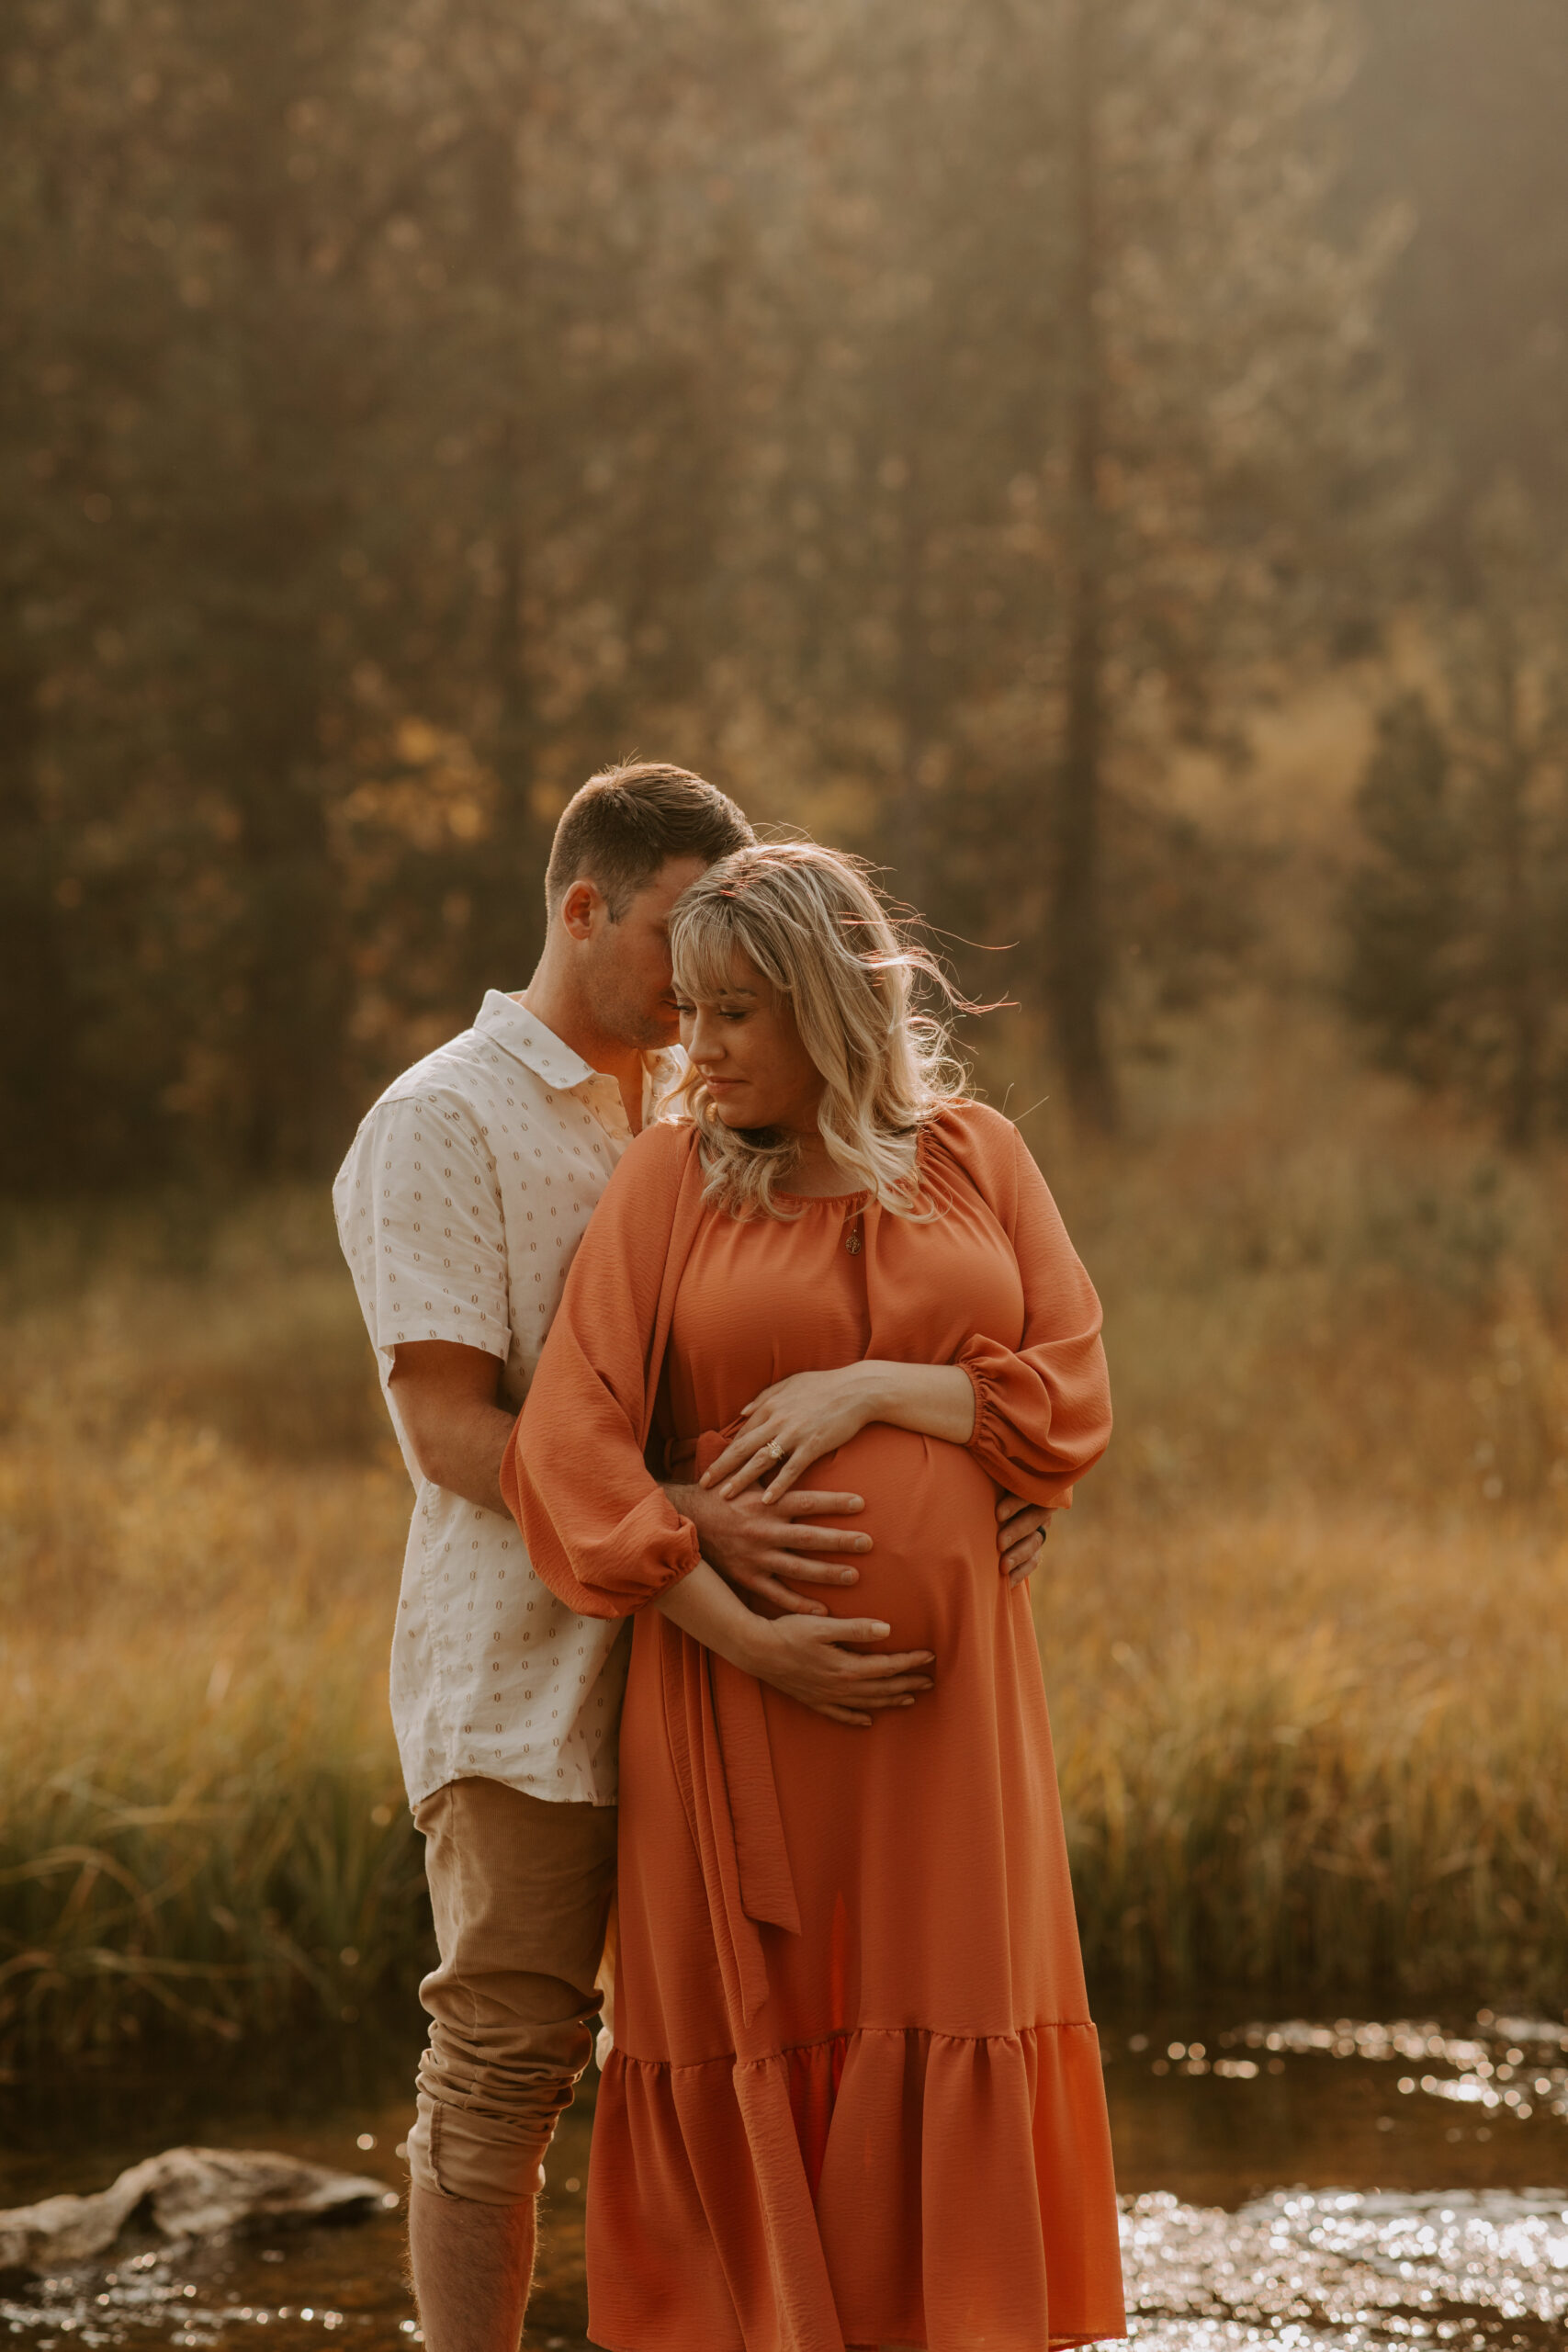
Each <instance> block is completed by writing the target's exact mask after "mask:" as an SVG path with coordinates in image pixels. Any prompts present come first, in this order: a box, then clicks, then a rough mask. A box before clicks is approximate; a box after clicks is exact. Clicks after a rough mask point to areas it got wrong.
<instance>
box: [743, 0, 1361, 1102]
mask: <svg viewBox="0 0 1568 2352" xmlns="http://www.w3.org/2000/svg"><path fill="white" fill-rule="evenodd" d="M796 22H797V26H802V25H803V26H805V27H806V28H807V31H808V33H809V35H810V38H807V37H806V35H805V34H802V35H801V36H800V37H799V39H798V40H797V44H796V47H795V50H794V51H793V52H792V57H793V62H794V68H795V76H796V85H795V86H796V90H797V94H798V95H797V98H796V105H797V107H798V111H799V115H800V118H801V119H802V121H803V122H804V123H805V125H806V126H807V128H808V129H809V131H810V132H811V134H812V137H811V140H810V141H809V142H808V144H807V149H806V152H805V153H804V154H803V156H802V161H801V165H800V169H801V174H802V177H803V180H804V181H805V183H806V185H807V188H808V195H807V200H806V202H805V203H804V205H803V206H802V207H801V208H800V213H799V216H798V221H797V225H796V227H795V243H793V244H787V243H786V244H785V246H784V249H783V251H782V254H781V255H780V258H779V263H778V277H779V282H780V293H779V298H778V311H779V314H780V316H781V318H782V319H784V320H786V321H787V322H788V325H787V326H786V327H785V328H784V330H783V332H782V340H783V341H784V343H785V344H786V345H789V346H791V347H793V349H794V351H795V353H796V355H797V357H796V363H795V371H794V374H793V377H791V376H790V374H789V373H788V371H787V370H781V381H782V385H783V389H782V391H781V395H780V397H779V398H778V400H777V401H776V404H775V405H774V408H773V412H772V413H771V416H770V426H769V431H768V433H767V435H765V436H761V437H762V438H763V439H764V441H765V444H766V445H768V446H767V455H768V458H769V459H770V462H771V473H770V481H769V486H768V489H767V491H766V492H761V493H760V494H759V495H758V496H757V498H756V499H755V501H754V512H755V514H756V515H757V516H758V517H759V526H758V529H757V531H756V533H754V535H753V537H752V541H751V543H750V546H749V547H748V548H747V549H746V556H745V560H746V564H747V568H748V570H749V571H750V574H751V576H752V577H754V578H755V577H759V576H764V577H767V578H768V579H770V580H771V582H773V613H774V615H775V616H777V617H776V620H775V624H774V627H773V632H772V634H773V639H774V642H775V643H776V644H779V645H782V646H785V647H787V648H788V649H789V650H788V653H787V656H786V658H784V660H783V661H781V662H780V663H779V665H778V670H777V683H776V687H775V705H776V707H777V709H778V711H779V712H780V714H781V718H782V719H783V720H784V723H786V724H787V723H789V721H790V720H792V719H793V720H794V722H795V725H796V726H797V727H798V725H799V720H800V714H801V711H802V707H803V696H802V693H801V689H802V686H803V684H804V685H806V686H807V692H808V697H809V698H808V702H807V705H806V707H808V709H809V712H810V719H811V729H810V732H811V736H812V738H813V741H814V745H815V747H816V748H817V749H818V756H821V755H823V754H825V755H826V761H827V763H828V764H829V768H830V769H831V770H834V771H836V772H838V773H839V774H840V775H846V776H847V775H854V774H856V773H857V772H858V773H859V774H860V775H864V776H866V777H868V778H869V779H870V780H871V781H872V782H873V783H874V786H875V793H876V799H875V808H876V814H875V816H874V818H872V819H871V820H868V821H865V823H864V838H865V839H866V841H867V843H868V845H871V846H874V847H875V848H877V849H879V850H880V852H881V854H883V856H884V857H885V858H886V860H887V862H888V863H889V864H890V865H892V866H893V867H894V869H895V871H896V873H897V877H898V880H899V883H900V885H901V887H902V888H904V890H905V891H906V892H907V893H908V895H909V896H910V897H911V898H913V899H917V900H918V901H919V902H921V903H923V904H925V905H926V906H927V908H928V909H929V910H930V911H931V914H932V915H933V917H934V919H935V920H936V921H937V922H938V923H939V924H940V925H942V926H944V927H951V928H952V929H953V930H955V931H958V932H960V933H964V934H967V935H969V936H978V937H979V938H982V939H990V940H996V939H998V938H1000V939H1003V940H1006V939H1014V940H1016V939H1019V938H1021V937H1022V938H1026V939H1028V940H1030V941H1031V942H1032V949H1031V955H1030V961H1031V963H1032V967H1033V970H1032V974H1031V975H1030V978H1029V979H1026V980H1025V983H1024V986H1025V990H1026V993H1028V994H1029V995H1030V996H1031V997H1032V999H1033V1000H1034V1001H1038V1002H1042V1003H1043V1005H1044V1006H1045V1007H1046V1008H1047V1009H1048V1012H1049V1016H1050V1023H1051V1028H1052V1031H1053V1033H1054V1037H1055V1050H1056V1054H1057V1057H1058V1059H1059V1061H1060V1064H1061V1066H1062V1068H1063V1070H1064V1073H1065V1075H1066V1079H1067V1081H1068V1085H1069V1089H1070V1091H1071V1095H1072V1098H1073V1100H1074V1102H1075V1104H1076V1105H1077V1109H1078V1110H1079V1112H1080V1114H1083V1115H1084V1116H1085V1117H1087V1118H1088V1119H1089V1121H1090V1122H1091V1123H1094V1124H1099V1125H1110V1124H1112V1123H1113V1121H1114V1118H1115V1110H1116V1104H1115V1095H1116V1090H1115V1082H1114V1067H1113V1064H1114V1055H1113V1050H1112V1043H1111V1029H1110V1027H1109V1026H1108V1023H1109V1022H1110V1020H1111V1012H1112V1008H1113V1006H1114V1005H1115V1004H1117V1003H1118V1002H1122V1001H1124V1000H1125V997H1126V994H1127V991H1126V989H1125V988H1124V987H1123V985H1122V978H1119V973H1120V974H1123V975H1124V973H1125V968H1126V966H1127V964H1128V963H1129V962H1130V961H1131V962H1135V963H1136V965H1137V967H1138V971H1139V975H1140V979H1139V989H1138V993H1139V995H1140V997H1141V998H1142V999H1143V1000H1144V1001H1145V1002H1147V1001H1149V1000H1150V998H1151V997H1155V998H1158V997H1162V996H1163V997H1166V998H1168V999H1175V998H1178V997H1179V996H1181V995H1183V994H1185V993H1186V992H1188V991H1190V989H1191V988H1192V986H1193V985H1194V984H1195V982H1196V979H1197V977H1198V975H1199V974H1200V973H1201V971H1202V970H1203V969H1204V968H1205V967H1213V964H1214V962H1215V961H1216V959H1217V958H1219V957H1221V956H1224V954H1225V953H1226V952H1227V951H1232V952H1234V949H1235V946H1236V944H1237V943H1238V939H1239V937H1240V936H1241V935H1242V933H1244V932H1245V916H1244V913H1243V910H1242V909H1243V899H1244V896H1245V893H1244V890H1243V889H1241V888H1237V887H1236V884H1237V880H1238V877H1237V875H1236V873H1235V870H1234V866H1233V863H1232V861H1231V860H1230V859H1229V857H1228V856H1227V854H1226V852H1225V849H1224V845H1223V844H1217V843H1213V842H1206V843H1203V844H1201V846H1199V845H1198V844H1197V843H1196V841H1195V837H1194V834H1193V829H1192V827H1191V826H1190V823H1188V824H1182V823H1180V822H1179V821H1178V820H1176V818H1175V816H1174V814H1173V812H1172V811H1171V809H1169V807H1168V801H1167V797H1166V794H1165V790H1164V786H1165V783H1166V778H1167V775H1168V768H1169V764H1170V760H1171V757H1172V754H1173V752H1174V751H1175V750H1176V749H1177V748H1179V746H1181V745H1182V744H1191V743H1198V742H1201V743H1204V744H1207V745H1209V746H1211V747H1217V748H1220V749H1221V750H1223V751H1226V752H1237V751H1239V748H1240V741H1241V730H1240V729H1239V728H1238V726H1237V724H1236V720H1235V707H1234V703H1227V700H1226V697H1225V696H1224V695H1222V694H1221V693H1219V692H1218V691H1217V686H1218V682H1219V681H1220V680H1221V679H1222V678H1224V680H1225V681H1226V683H1227V684H1229V685H1232V686H1234V682H1235V678H1236V677H1237V675H1238V673H1242V672H1244V671H1245V670H1246V669H1247V667H1248V666H1249V665H1250V666H1253V667H1256V665H1258V663H1260V662H1266V661H1267V660H1268V659H1269V658H1270V657H1273V656H1277V655H1278V654H1279V653H1280V650H1281V649H1282V648H1283V647H1284V646H1285V645H1286V644H1291V645H1292V646H1293V647H1295V648H1296V649H1298V650H1299V649H1301V648H1302V647H1303V646H1304V645H1305V644H1306V643H1308V642H1310V641H1317V642H1323V641H1325V640H1326V639H1330V638H1331V637H1332V636H1333V634H1334V631H1335V629H1336V628H1337V626H1338V621H1339V614H1340V605H1341V600H1342V583H1343V582H1344V581H1345V578H1346V575H1347V573H1348V571H1350V570H1351V569H1352V568H1353V565H1357V564H1359V566H1360V568H1361V570H1362V571H1363V573H1364V571H1365V565H1366V556H1367V548H1368V545H1369V542H1370V541H1371V540H1372V539H1373V538H1374V537H1375V535H1376V530H1377V528H1378V523H1377V520H1376V519H1375V516H1374V499H1373V496H1372V491H1373V486H1374V484H1375V483H1376V482H1377V481H1378V479H1379V476H1380V473H1382V472H1384V471H1385V470H1386V469H1388V467H1389V465H1390V463H1391V460H1397V458H1398V456H1399V454H1400V439H1399V427H1398V416H1397V403H1396V401H1395V398H1394V395H1393V386H1392V383H1391V380H1390V378H1389V374H1388V370H1387V368H1386V366H1385V365H1384V362H1383V357H1382V352H1381V350H1380V347H1379V344H1378V339H1377V333H1376V320H1375V295H1376V289H1377V286H1378V282H1379V279H1380V276H1381V274H1382V270H1383V268H1384V267H1385V266H1386V262H1387V258H1388V254H1389V252H1390V250H1391V249H1392V247H1393V244H1394V243H1396V241H1397V236H1398V233H1399V224H1398V223H1397V221H1396V220H1393V218H1392V217H1391V218H1390V219H1389V220H1385V221H1382V222H1378V223H1374V224H1372V226H1371V228H1363V229H1362V231H1361V232H1359V234H1358V235H1357V236H1356V237H1355V238H1353V239H1348V240H1344V241H1341V243H1339V244H1337V245H1336V244H1334V243H1331V242H1330V241H1329V240H1328V238H1327V236H1326V234H1325V203H1326V200H1327V197H1328V194H1329V191H1330V189H1331V187H1332V184H1333V179H1334V173H1335V168H1336V159H1335V155H1334V152H1333V143H1332V138H1331V135H1330V132H1329V129H1328V125H1327V114H1328V108H1329V107H1330V104H1331V101H1332V100H1333V99H1334V97H1335V96H1337V92H1338V90H1339V89H1340V87H1341V85H1342V84H1343V81H1344V78H1345V76H1346V74H1347V73H1348V68H1349V62H1350V57H1351V48H1350V40H1349V17H1348V0H1315V5H1314V6H1309V7H1306V8H1289V9H1287V8H1284V7H1282V6H1277V5H1275V0H1207V5H1205V6H1201V7H1200V8H1199V9H1198V11H1197V12H1196V15H1194V13H1193V12H1192V11H1191V10H1188V11H1185V12H1183V13H1182V14H1181V15H1180V16H1179V17H1172V16H1171V15H1170V13H1169V12H1168V11H1167V10H1164V9H1161V8H1159V7H1157V6H1154V5H1152V0H1063V5H1062V6H1059V7H1057V8H1055V9H1053V10H1040V9H1037V8H1031V7H1026V6H1019V5H1014V0H991V5H989V6H986V7H984V8H978V9H972V10H967V11H964V12H958V11H955V10H954V9H953V7H952V6H950V5H948V4H947V0H926V4H925V5H909V4H908V0H901V5H900V6H897V8H894V7H892V6H882V5H879V0H869V5H867V6H864V7H863V8H861V9H859V10H857V11H856V12H854V14H853V16H852V17H846V16H845V14H844V13H843V12H842V11H840V10H827V9H823V10H821V11H817V12H813V11H804V10H803V11H800V12H797V18H796ZM868 88H874V90H875V91H876V93H877V96H878V99H879V103H878V105H877V106H876V107H874V108H873V109H870V110H868V109H867V107H866V106H865V104H864V98H865V93H866V91H867V89H868ZM762 454H763V453H762V451H761V450H760V451H759V457H760V458H761V455H762ZM973 977H975V978H976V979H977V980H978V982H979V985H981V986H982V987H984V986H985V985H986V982H985V979H984V978H983V976H981V975H980V974H978V973H974V974H973ZM1031 981H1032V985H1031Z"/></svg>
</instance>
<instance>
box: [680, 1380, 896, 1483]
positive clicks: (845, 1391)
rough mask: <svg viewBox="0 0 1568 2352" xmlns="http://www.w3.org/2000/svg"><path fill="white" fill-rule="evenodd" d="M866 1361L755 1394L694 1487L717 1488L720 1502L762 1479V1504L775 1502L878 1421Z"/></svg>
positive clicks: (782, 1382)
mask: <svg viewBox="0 0 1568 2352" xmlns="http://www.w3.org/2000/svg"><path fill="white" fill-rule="evenodd" d="M879 1369H880V1367H878V1366H876V1365H873V1364H869V1363H846V1364H842V1365H840V1367H839V1369H838V1370H837V1371H836V1372H795V1373H792V1374H790V1376H789V1378H788V1379H787V1380H775V1381H774V1383H773V1386H772V1387H771V1388H764V1389H763V1391H762V1393H761V1396H760V1397H752V1399H751V1402H750V1404H749V1405H748V1406H747V1408H746V1409H745V1411H744V1412H743V1413H742V1415H741V1417H740V1419H741V1424H742V1425H741V1427H740V1429H739V1430H738V1431H737V1433H736V1435H735V1436H734V1437H732V1438H731V1439H730V1441H729V1443H728V1445H727V1446H726V1447H725V1449H724V1452H723V1453H721V1454H720V1455H719V1457H718V1459H717V1461H716V1462H715V1463H713V1464H710V1466H709V1467H708V1468H707V1469H706V1470H705V1472H704V1473H703V1476H702V1477H701V1479H700V1480H699V1481H698V1484H699V1485H701V1486H704V1487H717V1488H718V1490H719V1493H720V1494H721V1495H722V1496H723V1497H724V1498H725V1500H726V1501H727V1502H728V1501H730V1500H732V1499H733V1498H734V1497H735V1496H736V1495H738V1494H739V1493H741V1492H742V1490H743V1489H744V1488H745V1487H750V1485H751V1484H752V1483H753V1482H754V1481H755V1480H756V1479H758V1478H761V1477H764V1476H765V1477H766V1478H767V1479H768V1484H767V1486H766V1487H764V1488H763V1490H762V1492H763V1499H764V1500H765V1501H767V1502H776V1501H777V1500H778V1498H779V1497H780V1496H781V1495H784V1494H787V1493H788V1492H789V1489H790V1488H791V1487H793V1486H794V1485H795V1480H796V1479H797V1478H800V1477H803V1476H805V1474H806V1472H807V1470H809V1469H810V1467H811V1465H812V1464H813V1463H814V1462H820V1461H821V1459H822V1456H823V1455H824V1454H825V1453H833V1452H834V1450H835V1449H836V1448H837V1447H839V1446H840V1445H848V1443H849V1442H850V1440H851V1438H852V1437H858V1436H859V1435H860V1433H861V1431H862V1430H863V1429H864V1427H865V1426H866V1423H867V1422H868V1421H874V1420H876V1419H878V1418H879V1415H878V1411H877V1383H876V1380H875V1378H874V1374H875V1373H876V1372H877V1371H878V1370H879Z"/></svg>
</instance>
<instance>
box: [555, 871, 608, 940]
mask: <svg viewBox="0 0 1568 2352" xmlns="http://www.w3.org/2000/svg"><path fill="white" fill-rule="evenodd" d="M602 908H604V892H603V891H602V890H601V889H600V888H599V887H598V885H597V884H596V883H593V882H591V881H590V880H589V878H588V876H587V875H586V874H580V875H579V876H578V877H577V880H576V881H575V882H573V883H571V884H570V886H569V888H568V889H567V891H566V893H565V895H564V896H563V898H562V899H561V902H560V920H561V922H563V923H565V925H566V927H567V930H568V931H569V932H570V934H571V936H572V938H573V939H587V938H589V937H591V936H592V932H593V929H594V925H595V922H597V920H598V918H599V914H600V910H601V909H602Z"/></svg>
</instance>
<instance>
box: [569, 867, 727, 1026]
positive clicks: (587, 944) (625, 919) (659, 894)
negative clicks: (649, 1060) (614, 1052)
mask: <svg viewBox="0 0 1568 2352" xmlns="http://www.w3.org/2000/svg"><path fill="white" fill-rule="evenodd" d="M706 871H707V867H706V865H705V863H704V861H703V859H701V858H700V857H672V858H670V859H668V860H667V861H666V862H665V864H664V865H661V866H660V869H659V871H658V873H657V874H656V875H655V876H653V879H652V880H651V881H650V882H648V883H645V884H644V886H643V888H641V889H640V890H639V891H638V892H637V895H636V897H635V898H634V899H631V900H630V901H629V902H628V904H627V907H626V912H625V913H624V914H623V915H622V917H621V920H620V922H611V921H610V919H609V910H608V909H607V908H606V907H605V905H604V900H603V899H600V898H599V897H598V893H597V892H595V893H594V897H595V899H596V900H597V905H596V907H595V910H594V919H593V921H592V926H591V928H590V930H589V933H588V936H587V937H586V938H584V939H582V940H581V951H582V955H583V956H584V959H585V963H584V973H583V977H584V980H585V982H586V986H587V993H588V999H589V1007H590V1010H591V1012H592V1017H593V1021H594V1023H595V1025H596V1027H597V1028H598V1029H599V1031H600V1032H601V1034H602V1035H604V1036H606V1037H613V1038H614V1039H615V1041H616V1043H617V1044H619V1045H623V1046H635V1047H636V1049H637V1052H639V1053H651V1052H653V1051H654V1050H655V1049H656V1048H657V1047H659V1046H670V1045H672V1044H673V1043H674V1041H675V1037H676V1035H677V1034H678V1032H679V1029H680V1025H681V1016H680V1013H679V1012H678V1011H677V1009H676V1004H675V996H674V989H673V983H672V978H671V968H670V910H671V907H672V906H673V905H674V903H675V901H676V899H678V898H679V897H680V895H681V893H682V890H684V889H685V888H687V887H688V885H689V884H691V883H693V882H694V881H695V880H696V878H697V876H699V875H700V874H705V873H706ZM580 887H581V886H580V885H576V884H574V885H573V888H574V889H575V888H580ZM569 896H570V894H569Z"/></svg>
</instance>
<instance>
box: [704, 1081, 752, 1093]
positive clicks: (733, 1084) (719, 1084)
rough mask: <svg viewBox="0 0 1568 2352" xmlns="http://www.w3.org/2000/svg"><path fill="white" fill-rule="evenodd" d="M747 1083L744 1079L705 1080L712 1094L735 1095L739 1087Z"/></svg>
mask: <svg viewBox="0 0 1568 2352" xmlns="http://www.w3.org/2000/svg"><path fill="white" fill-rule="evenodd" d="M745 1083H746V1081H745V1080H744V1079H743V1078H705V1079H704V1080H703V1084H704V1085H705V1087H706V1088H707V1091H708V1092H709V1093H710V1094H733V1092H734V1091H735V1089H736V1088H737V1087H738V1086H744V1085H745Z"/></svg>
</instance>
